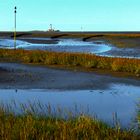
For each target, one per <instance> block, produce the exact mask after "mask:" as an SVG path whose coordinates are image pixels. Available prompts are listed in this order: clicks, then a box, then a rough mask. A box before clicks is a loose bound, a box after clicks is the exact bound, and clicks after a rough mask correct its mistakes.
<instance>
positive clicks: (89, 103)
mask: <svg viewBox="0 0 140 140" xmlns="http://www.w3.org/2000/svg"><path fill="white" fill-rule="evenodd" d="M13 100H14V101H15V102H16V103H17V104H20V103H23V104H28V103H29V102H30V103H37V102H40V103H41V104H45V105H47V104H50V105H51V107H54V108H57V107H58V106H59V107H60V108H61V109H67V110H70V111H74V107H75V105H76V106H77V111H78V112H83V113H85V114H88V115H90V116H97V118H99V119H101V120H103V121H105V122H107V123H109V124H113V114H114V113H117V119H118V120H119V121H120V124H121V126H122V127H128V126H130V125H131V123H132V122H133V121H134V119H135V117H136V111H137V109H138V108H137V104H138V103H139V101H140V87H137V86H130V85H125V84H112V85H111V88H110V89H107V90H69V91H67V90H43V89H32V90H28V89H27V90H18V89H17V90H14V89H1V90H0V101H1V103H5V104H10V103H11V101H13Z"/></svg>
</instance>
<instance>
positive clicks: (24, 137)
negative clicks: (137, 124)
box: [0, 103, 140, 140]
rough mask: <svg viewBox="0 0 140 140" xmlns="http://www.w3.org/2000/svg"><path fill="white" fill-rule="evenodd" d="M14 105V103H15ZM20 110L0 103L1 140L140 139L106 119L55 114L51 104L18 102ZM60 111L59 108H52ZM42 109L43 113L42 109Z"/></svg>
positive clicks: (82, 115)
mask: <svg viewBox="0 0 140 140" xmlns="http://www.w3.org/2000/svg"><path fill="white" fill-rule="evenodd" d="M14 107H17V105H16V103H14ZM19 109H20V110H21V111H22V113H21V114H18V113H15V112H14V111H13V110H12V107H11V106H10V105H6V106H5V105H1V106H0V139H1V140H17V139H18V140H61V139H62V140H94V139H95V140H104V139H106V140H114V139H115V140H117V139H118V140H119V139H127V140H129V139H134V140H135V139H139V138H140V137H139V136H138V135H136V134H135V133H134V132H132V131H130V130H122V129H121V128H120V127H118V126H117V127H114V128H111V127H109V126H108V125H106V124H105V123H103V122H101V121H99V120H97V119H95V118H91V117H89V116H86V115H84V114H81V115H79V116H76V117H74V116H72V115H70V114H71V113H68V112H67V115H68V116H69V117H68V118H67V119H65V118H63V117H62V116H57V117H56V116H54V115H53V114H52V108H51V106H50V105H47V106H44V105H41V104H40V103H38V104H29V105H25V104H20V108H19ZM55 111H56V112H57V113H60V114H61V109H60V108H57V110H55ZM41 112H42V113H41Z"/></svg>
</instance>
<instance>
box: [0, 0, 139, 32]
mask: <svg viewBox="0 0 140 140" xmlns="http://www.w3.org/2000/svg"><path fill="white" fill-rule="evenodd" d="M139 5H140V1H139V0H117V1H113V2H112V0H76V1H75V0H69V1H66V0H40V1H34V0H30V1H27V0H20V1H19V0H12V1H11V0H7V1H5V0H0V17H1V19H2V20H1V22H0V31H13V29H14V6H17V30H18V31H31V30H44V31H46V30H48V28H49V25H50V24H52V25H53V27H54V28H55V29H56V30H57V29H58V30H61V31H140V25H139V23H140V16H139V14H140V8H139Z"/></svg>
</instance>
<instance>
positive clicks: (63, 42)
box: [0, 39, 111, 53]
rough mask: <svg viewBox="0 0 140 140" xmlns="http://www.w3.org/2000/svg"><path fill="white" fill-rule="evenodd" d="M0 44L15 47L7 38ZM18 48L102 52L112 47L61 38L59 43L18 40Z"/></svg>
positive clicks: (0, 41)
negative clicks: (35, 42) (32, 42)
mask: <svg viewBox="0 0 140 140" xmlns="http://www.w3.org/2000/svg"><path fill="white" fill-rule="evenodd" d="M37 40H39V39H37ZM0 46H6V47H8V48H13V47H14V41H13V40H10V39H5V40H2V39H1V40H0ZM17 48H24V49H40V50H53V51H66V52H87V53H102V52H106V51H109V50H110V49H111V47H110V46H109V45H105V44H94V43H93V42H83V41H79V40H73V39H60V40H59V41H58V44H31V43H27V42H24V41H20V40H17Z"/></svg>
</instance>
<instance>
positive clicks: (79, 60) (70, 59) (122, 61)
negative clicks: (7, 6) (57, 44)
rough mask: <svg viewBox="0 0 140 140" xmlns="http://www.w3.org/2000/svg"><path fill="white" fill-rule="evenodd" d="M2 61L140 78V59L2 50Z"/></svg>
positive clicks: (0, 52)
mask: <svg viewBox="0 0 140 140" xmlns="http://www.w3.org/2000/svg"><path fill="white" fill-rule="evenodd" d="M0 60H1V61H4V60H5V61H8V62H9V61H11V62H23V63H33V64H43V65H61V66H76V67H84V68H89V69H94V68H96V69H103V70H111V71H115V72H128V73H132V74H134V75H136V76H140V59H132V58H131V59H130V58H111V57H101V56H96V55H93V54H84V53H66V52H49V51H39V50H30V51H27V50H20V49H19V50H8V49H0Z"/></svg>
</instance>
